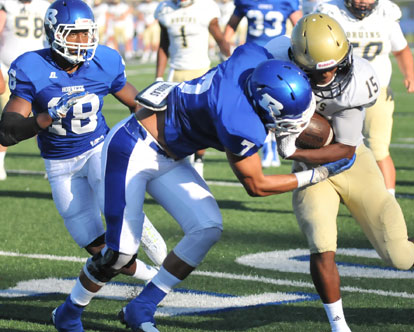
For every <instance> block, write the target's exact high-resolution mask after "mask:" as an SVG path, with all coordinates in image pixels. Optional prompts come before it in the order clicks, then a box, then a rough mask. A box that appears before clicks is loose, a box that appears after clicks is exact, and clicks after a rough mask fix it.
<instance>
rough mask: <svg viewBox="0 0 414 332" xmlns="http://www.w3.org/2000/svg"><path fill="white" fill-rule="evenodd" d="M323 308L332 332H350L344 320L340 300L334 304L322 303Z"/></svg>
mask: <svg viewBox="0 0 414 332" xmlns="http://www.w3.org/2000/svg"><path fill="white" fill-rule="evenodd" d="M323 307H324V308H325V312H326V315H327V316H328V319H329V323H330V324H331V328H332V332H351V329H350V328H349V326H348V324H347V323H346V320H345V315H344V310H343V308H342V299H339V300H338V301H336V302H334V303H324V304H323Z"/></svg>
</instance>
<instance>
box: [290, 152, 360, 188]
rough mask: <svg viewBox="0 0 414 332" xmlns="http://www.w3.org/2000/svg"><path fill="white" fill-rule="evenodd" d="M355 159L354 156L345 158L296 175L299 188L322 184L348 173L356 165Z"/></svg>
mask: <svg viewBox="0 0 414 332" xmlns="http://www.w3.org/2000/svg"><path fill="white" fill-rule="evenodd" d="M355 158H356V156H355V154H354V155H353V156H352V158H351V159H348V158H343V159H339V160H337V161H333V162H331V163H327V164H323V165H321V166H318V167H316V168H312V169H309V170H307V171H302V172H297V173H294V174H295V175H296V178H297V180H298V188H300V187H303V186H307V185H309V184H315V183H318V182H321V181H323V180H326V179H327V178H329V177H331V176H334V175H337V174H339V173H342V172H343V171H346V170H347V169H349V168H351V166H352V165H353V164H354V162H355Z"/></svg>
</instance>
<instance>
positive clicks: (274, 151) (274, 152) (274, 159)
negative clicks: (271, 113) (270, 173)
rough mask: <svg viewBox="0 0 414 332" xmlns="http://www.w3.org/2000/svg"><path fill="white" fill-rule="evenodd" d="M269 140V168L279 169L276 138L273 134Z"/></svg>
mask: <svg viewBox="0 0 414 332" xmlns="http://www.w3.org/2000/svg"><path fill="white" fill-rule="evenodd" d="M271 140H272V155H273V156H272V162H271V166H272V167H279V166H280V165H281V163H280V158H279V154H278V152H277V142H276V136H275V135H274V134H273V135H271Z"/></svg>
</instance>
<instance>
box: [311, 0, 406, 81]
mask: <svg viewBox="0 0 414 332" xmlns="http://www.w3.org/2000/svg"><path fill="white" fill-rule="evenodd" d="M316 11H317V12H320V13H324V14H327V15H329V16H331V17H333V18H334V19H336V20H337V21H338V22H339V23H340V24H341V26H342V27H343V28H344V30H345V32H346V35H347V37H348V39H349V41H350V42H351V43H352V45H353V47H354V54H355V55H358V56H360V57H361V58H364V59H367V60H368V61H369V62H371V64H372V66H373V67H374V69H375V70H376V71H377V74H378V77H379V80H380V84H381V86H382V87H386V86H388V84H389V82H390V78H391V73H392V66H391V61H390V58H389V54H390V52H393V51H401V50H402V49H403V48H405V47H406V46H407V40H406V39H405V37H404V34H403V32H402V30H401V27H400V24H399V19H400V18H401V10H400V8H399V7H398V6H397V5H396V4H394V3H392V2H391V1H389V0H379V3H378V6H377V7H376V8H375V10H374V11H373V12H372V13H371V14H370V15H369V16H367V17H365V18H364V19H362V20H358V19H357V18H355V17H354V16H353V15H352V14H351V13H350V12H349V11H348V9H347V8H346V7H345V5H344V1H343V0H332V1H329V2H325V3H321V4H320V5H319V6H318V7H317V9H316Z"/></svg>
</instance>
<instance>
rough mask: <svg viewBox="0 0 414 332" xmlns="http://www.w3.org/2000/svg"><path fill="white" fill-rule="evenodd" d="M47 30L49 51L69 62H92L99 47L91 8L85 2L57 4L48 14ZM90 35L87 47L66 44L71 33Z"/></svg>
mask: <svg viewBox="0 0 414 332" xmlns="http://www.w3.org/2000/svg"><path fill="white" fill-rule="evenodd" d="M44 27H45V32H46V37H47V40H48V42H49V44H50V47H51V48H52V49H53V50H54V51H55V52H56V53H58V54H59V55H61V56H62V57H63V58H65V59H66V60H67V61H69V62H70V63H73V64H78V63H80V62H83V61H88V60H91V59H92V58H93V57H94V55H95V50H96V48H97V47H98V41H99V37H98V27H97V24H96V23H95V19H94V16H93V13H92V10H91V8H90V7H89V6H88V5H87V4H86V3H85V2H83V1H82V0H57V1H55V2H53V3H52V4H51V5H50V7H49V8H48V10H47V11H46V15H45V21H44ZM74 30H75V31H79V30H85V31H88V36H89V38H88V42H87V43H75V42H67V41H66V38H67V36H68V35H69V34H70V33H71V32H72V31H74Z"/></svg>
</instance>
